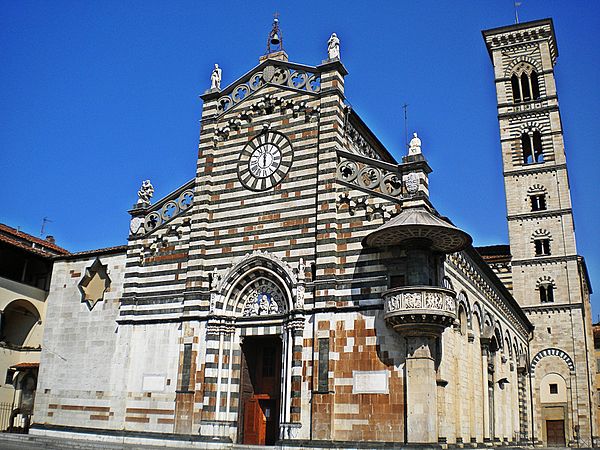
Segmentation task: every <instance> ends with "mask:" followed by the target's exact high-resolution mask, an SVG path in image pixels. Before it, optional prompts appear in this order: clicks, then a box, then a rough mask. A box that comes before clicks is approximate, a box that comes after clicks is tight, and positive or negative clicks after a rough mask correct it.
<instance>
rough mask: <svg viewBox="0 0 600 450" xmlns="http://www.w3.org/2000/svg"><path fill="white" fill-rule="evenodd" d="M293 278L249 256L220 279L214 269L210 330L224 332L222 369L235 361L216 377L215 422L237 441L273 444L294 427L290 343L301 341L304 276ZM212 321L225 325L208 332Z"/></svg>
mask: <svg viewBox="0 0 600 450" xmlns="http://www.w3.org/2000/svg"><path fill="white" fill-rule="evenodd" d="M296 273H297V272H296V271H295V270H294V269H292V268H291V267H290V266H289V265H288V264H287V263H285V262H283V261H281V260H280V259H279V258H276V257H274V256H272V255H268V254H265V253H262V252H261V253H259V254H252V255H247V256H246V257H244V258H243V259H242V260H241V261H240V262H238V263H237V264H234V265H233V267H232V268H231V269H230V270H228V271H227V272H226V273H225V274H223V275H221V274H220V273H218V272H216V271H215V272H213V276H212V278H213V280H216V282H214V283H213V287H212V289H213V291H212V292H213V294H214V295H213V296H212V297H211V304H212V305H213V306H211V311H212V312H213V314H214V316H213V317H214V319H210V320H209V323H208V327H210V329H211V330H212V329H213V328H214V329H215V330H216V329H217V328H218V329H219V330H222V331H218V332H219V333H225V334H223V335H222V336H221V335H220V337H219V342H220V344H219V349H218V351H217V352H216V353H217V355H218V360H223V361H224V362H223V363H222V364H221V366H222V367H223V369H225V367H228V364H227V362H226V359H228V360H230V361H232V363H233V364H235V366H231V367H230V369H229V370H223V369H221V370H220V371H219V372H218V373H217V377H216V378H217V380H216V381H217V383H216V384H217V386H216V391H217V392H216V397H217V398H216V410H215V418H216V419H217V421H219V423H221V422H220V421H223V420H224V419H227V418H228V420H230V422H229V425H228V426H230V427H233V428H235V431H234V430H233V429H232V430H231V431H232V433H231V434H230V436H231V438H232V440H234V442H238V443H240V444H245V445H269V444H274V443H275V442H276V441H277V440H279V439H281V438H288V439H289V438H291V436H292V434H291V433H292V431H290V430H297V429H298V427H299V423H297V422H298V418H297V417H296V416H299V414H300V413H299V411H300V407H299V405H298V404H297V403H298V401H299V398H298V399H297V400H298V401H294V398H293V397H294V395H293V394H292V392H293V389H292V372H293V371H294V369H296V370H297V368H296V367H293V366H294V364H293V361H292V360H293V358H294V354H293V348H294V345H295V343H296V344H298V343H301V342H302V329H303V325H304V317H303V303H302V302H301V301H300V300H299V298H300V296H299V292H302V295H303V293H304V279H303V278H302V279H301V281H299V280H298V277H297V275H296ZM302 273H303V272H302ZM213 322H215V323H216V322H227V323H228V324H229V325H227V326H226V327H216V326H214V327H213V325H211V324H212V323H213ZM226 330H229V331H226ZM207 332H208V331H207ZM211 332H214V331H211ZM215 343H216V342H215ZM215 350H216V349H215ZM294 394H295V395H296V397H298V395H297V394H296V393H295V392H294ZM292 404H294V406H293V407H292ZM292 410H294V413H292Z"/></svg>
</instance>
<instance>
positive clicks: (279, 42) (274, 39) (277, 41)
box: [267, 13, 283, 55]
mask: <svg viewBox="0 0 600 450" xmlns="http://www.w3.org/2000/svg"><path fill="white" fill-rule="evenodd" d="M278 17H279V13H275V16H274V18H273V26H272V28H271V32H270V33H269V39H268V40H267V55H268V54H269V53H273V52H276V51H281V50H283V36H282V34H281V30H280V29H279V19H278ZM271 46H273V47H274V48H273V47H271Z"/></svg>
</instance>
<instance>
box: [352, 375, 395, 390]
mask: <svg viewBox="0 0 600 450" xmlns="http://www.w3.org/2000/svg"><path fill="white" fill-rule="evenodd" d="M352 393H353V394H387V393H389V389H388V373H387V371H386V370H378V371H372V370H368V371H359V370H354V371H352Z"/></svg>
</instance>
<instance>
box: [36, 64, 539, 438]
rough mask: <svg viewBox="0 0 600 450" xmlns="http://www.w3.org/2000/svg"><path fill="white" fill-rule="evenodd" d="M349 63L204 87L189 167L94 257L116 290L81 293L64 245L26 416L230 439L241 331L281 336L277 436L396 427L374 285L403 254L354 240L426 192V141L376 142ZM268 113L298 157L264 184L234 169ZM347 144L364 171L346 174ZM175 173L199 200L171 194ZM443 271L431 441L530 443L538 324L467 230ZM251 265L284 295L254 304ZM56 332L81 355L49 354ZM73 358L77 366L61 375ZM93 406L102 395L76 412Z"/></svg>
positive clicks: (396, 362)
mask: <svg viewBox="0 0 600 450" xmlns="http://www.w3.org/2000/svg"><path fill="white" fill-rule="evenodd" d="M282 68H283V69H285V70H289V71H290V72H289V73H296V72H298V71H299V72H302V73H304V72H306V73H308V74H310V77H311V78H310V80H311V83H313V84H312V85H311V88H310V89H308V88H306V83H305V84H302V83H301V82H300V83H299V84H297V85H295V84H294V83H293V82H292V81H288V82H285V83H283V82H276V81H274V80H277V78H275V77H277V76H283V75H281V73H282V72H277V70H280V71H281V70H283V69H282ZM294 71H296V72H294ZM273 73H274V75H273ZM278 73H279V74H280V75H277V74H278ZM346 73H347V72H346V69H345V68H344V66H343V65H342V64H341V62H339V61H338V60H328V61H326V62H324V63H323V64H321V65H319V66H316V67H311V66H304V65H299V64H292V63H289V62H287V58H283V59H281V58H279V59H265V60H264V61H263V62H262V63H261V64H260V65H259V66H257V67H256V68H254V69H252V71H250V72H249V73H248V74H246V75H245V76H244V77H242V78H240V79H239V80H238V81H236V82H234V83H232V85H231V86H229V87H227V88H225V89H223V90H222V91H216V90H213V91H208V92H207V93H205V94H204V95H203V96H202V98H203V100H204V106H203V111H202V124H201V126H202V130H201V135H200V143H199V149H198V164H197V171H196V177H195V179H194V180H192V181H190V182H188V183H186V184H185V185H184V186H182V187H181V188H178V189H177V190H175V191H174V192H173V194H171V195H169V196H167V197H165V199H161V200H159V201H158V202H156V203H155V204H154V205H151V206H149V207H143V208H138V209H135V208H134V209H133V210H132V211H131V213H132V217H133V221H132V224H133V223H134V222H135V224H136V226H135V227H134V226H133V225H132V233H131V235H130V237H129V243H128V246H127V250H126V254H125V255H123V254H121V255H118V256H113V255H103V254H98V255H97V256H94V257H97V258H99V259H100V260H101V261H102V262H103V263H104V264H108V267H109V270H110V271H111V277H112V278H113V280H115V281H117V282H118V283H117V284H115V288H112V287H111V298H112V297H113V296H116V298H117V299H118V301H113V302H112V303H111V304H110V305H108V303H107V302H106V301H105V302H100V303H99V304H98V305H97V306H96V307H95V308H94V309H92V310H91V311H90V310H89V309H88V308H83V307H81V302H80V299H79V297H78V295H77V292H76V290H75V289H72V286H71V285H70V284H69V283H71V284H73V283H77V282H78V280H68V279H65V278H64V277H61V276H57V275H60V274H61V273H66V272H67V271H68V270H70V269H72V268H75V267H77V268H78V269H81V268H85V267H87V266H88V265H89V264H91V263H92V262H93V259H90V258H89V257H77V256H74V257H68V258H63V259H62V260H61V261H58V262H57V264H56V265H55V277H54V279H53V280H54V284H55V285H54V287H53V289H52V290H51V298H50V299H49V313H48V314H49V317H54V318H55V320H56V321H57V322H56V325H53V324H48V325H47V329H46V330H47V331H46V333H47V334H46V347H45V350H44V353H43V354H42V361H43V362H42V369H41V374H40V387H39V389H38V393H39V394H38V397H37V399H36V422H37V423H38V427H37V431H36V432H38V433H42V432H48V433H49V432H50V430H56V429H60V430H63V431H67V432H68V431H69V429H73V428H80V429H85V430H87V431H88V432H93V430H94V429H96V430H98V429H104V430H125V431H127V432H146V433H148V432H149V433H161V434H162V435H164V436H166V435H188V436H189V435H193V436H196V437H198V439H204V440H207V441H211V442H212V441H214V442H217V441H218V442H242V434H241V433H242V430H241V429H240V427H239V424H240V423H241V422H240V417H241V415H242V414H243V411H242V404H241V402H242V399H241V396H242V394H241V388H240V386H241V383H242V381H241V379H242V372H243V346H244V342H256V341H252V339H256V338H258V337H265V336H271V337H276V338H277V339H279V340H280V342H281V361H279V362H278V363H279V364H280V366H281V374H280V378H281V387H280V395H281V396H280V404H279V413H278V414H279V424H278V428H279V438H280V439H281V440H282V442H292V443H293V442H296V443H297V442H300V441H344V442H367V443H368V442H372V441H379V442H385V443H389V444H390V445H393V443H398V442H405V441H406V430H405V427H406V417H405V410H406V396H405V392H404V391H405V374H404V363H405V361H406V354H407V344H406V341H405V339H404V338H403V337H402V336H401V335H399V334H398V333H397V332H395V331H394V330H393V329H391V328H389V327H387V326H386V323H385V321H384V318H383V302H382V294H383V293H384V292H385V291H386V290H388V289H389V288H390V287H391V286H390V274H391V273H392V272H393V270H394V269H393V267H394V265H395V264H396V263H397V261H399V260H402V258H406V255H405V254H404V253H402V252H401V251H397V250H395V249H393V248H387V249H384V250H379V249H376V248H366V247H364V246H363V243H362V242H363V239H364V238H365V236H367V234H368V233H370V232H371V231H374V230H375V229H377V228H378V227H379V226H381V225H382V224H384V223H385V222H386V221H387V220H389V219H390V218H391V217H394V216H395V215H397V214H398V213H399V212H400V211H401V209H402V208H403V207H406V206H410V205H411V204H413V203H415V202H422V203H423V204H426V205H428V206H430V207H432V206H431V205H430V203H429V198H428V194H429V184H428V174H429V172H430V171H431V169H429V166H428V165H427V162H426V161H425V160H424V159H419V158H412V159H411V157H406V158H403V161H402V162H401V163H398V162H397V161H396V160H395V159H394V158H393V157H392V156H391V154H390V152H388V151H387V150H386V149H385V148H384V147H383V145H382V144H381V143H380V142H379V141H378V139H377V138H376V137H375V136H374V135H373V133H372V132H371V131H370V130H369V129H368V128H367V126H366V125H365V124H364V122H363V121H362V120H361V119H360V117H359V116H358V115H357V114H356V112H354V111H353V110H352V109H351V108H349V107H348V106H347V105H346V102H345V92H344V76H345V75H346ZM258 75H261V76H262V77H263V78H260V77H258ZM268 76H273V77H274V78H269V79H270V80H272V81H271V82H268V81H264V80H267V78H268ZM307 77H308V75H307ZM260 80H263V81H262V84H260V83H261V81H260ZM252 83H255V84H252ZM242 96H243V98H241V97H242ZM265 130H269V131H272V132H276V133H281V134H283V135H284V136H286V137H287V139H289V141H290V143H291V146H292V149H293V161H292V165H291V168H290V171H289V173H287V175H286V176H285V178H284V179H283V180H282V181H281V182H280V183H279V184H277V185H276V186H275V187H274V188H272V189H268V190H265V191H252V190H250V189H248V188H247V187H245V186H244V185H243V184H242V183H241V182H240V179H239V178H238V172H237V170H238V160H239V157H240V153H241V151H242V149H243V148H244V146H245V145H246V144H247V143H248V142H250V141H251V140H252V139H254V138H255V137H256V136H259V135H260V134H261V133H263V132H264V131H265ZM343 161H351V162H353V163H354V164H355V165H354V166H353V167H355V168H356V169H357V170H359V171H360V174H361V175H360V176H364V177H368V178H364V179H361V180H359V181H356V182H355V180H357V179H356V178H352V176H350V177H349V178H348V179H347V180H344V178H343V177H342V176H341V175H340V169H339V168H340V167H341V166H340V163H341V162H343ZM375 169H376V170H375ZM378 174H379V175H381V177H382V178H381V179H379V178H377V177H379V175H378ZM385 177H387V178H385ZM394 177H395V178H394ZM411 177H412V179H413V180H414V184H413V185H411V186H409V184H408V181H407V180H408V179H410V178H411ZM384 178H385V180H387V181H386V182H390V184H389V186H384V185H382V183H384V181H383V179H384ZM187 189H189V190H191V191H192V192H193V203H192V204H191V206H189V207H186V208H184V207H180V208H178V207H177V204H175V206H174V207H173V208H174V209H173V210H172V211H171V212H166V209H165V207H166V206H167V205H168V204H169V203H168V202H170V201H175V200H177V199H180V198H181V195H182V193H184V192H185V191H186V190H187ZM174 199H175V200H174ZM177 201H179V200H177ZM153 213H156V214H159V213H160V215H161V216H160V217H161V219H160V221H159V222H160V224H158V225H156V226H155V225H152V224H149V222H148V220H150V218H151V217H152V214H153ZM154 217H156V215H155V216H154ZM144 221H146V222H144ZM157 223H158V222H157ZM140 224H142V226H140ZM119 258H120V259H119ZM122 260H124V265H119V264H118V263H119V262H121V263H123V261H122ZM443 272H444V274H445V278H444V280H445V282H446V283H447V286H445V287H446V288H448V289H452V290H453V291H454V292H456V293H457V294H459V295H458V296H457V299H458V301H457V305H456V307H457V311H458V312H459V314H458V321H457V322H456V323H455V324H453V326H451V327H450V328H448V329H446V330H445V331H444V333H443V336H442V337H441V339H440V342H439V343H438V350H439V354H438V355H437V356H436V357H437V358H439V361H438V362H439V364H438V367H437V371H438V372H437V374H438V379H437V386H436V389H437V391H438V396H437V398H438V417H437V418H436V420H437V422H438V429H439V436H438V442H439V443H440V444H442V445H445V446H446V445H463V444H465V443H472V444H483V443H484V442H485V443H489V442H494V441H496V442H502V443H504V444H508V443H513V444H514V443H516V442H523V441H527V440H528V439H530V436H529V434H528V430H529V425H528V424H527V420H528V418H527V411H530V408H531V405H530V397H529V395H528V394H529V389H530V387H529V384H528V380H527V376H526V363H525V361H527V360H528V358H529V354H528V345H529V337H530V333H531V324H530V323H529V321H528V320H527V318H526V317H525V315H524V314H523V312H522V311H521V309H520V308H519V307H518V305H517V304H516V302H515V301H514V299H513V298H512V296H511V294H510V293H509V292H508V291H507V290H506V288H505V287H504V286H503V284H502V282H501V281H500V280H499V279H498V278H497V277H496V275H494V273H493V271H491V270H490V268H489V267H488V266H487V264H486V263H485V262H484V261H483V260H482V259H481V257H479V255H478V254H477V253H476V252H475V250H474V249H473V248H472V247H469V248H468V249H467V250H465V251H463V252H460V253H457V254H453V255H450V256H449V257H448V258H447V259H446V261H445V263H444V268H443ZM119 283H122V287H121V284H119ZM257 283H270V286H271V287H272V289H273V292H277V295H278V296H279V297H278V298H280V300H281V301H280V304H277V305H276V307H273V308H272V310H271V311H270V312H268V311H267V310H265V312H264V314H263V313H262V312H261V313H254V314H253V313H248V314H247V313H246V311H247V309H246V308H245V303H244V301H247V300H244V299H245V298H246V297H244V295H245V293H246V292H248V289H251V288H252V287H253V286H256V285H257ZM63 285H64V287H63ZM113 289H118V290H116V291H115V290H113ZM271 300H272V299H271ZM256 311H258V309H257V310H256ZM261 311H262V310H261ZM100 312H101V313H102V314H100ZM64 320H69V321H70V322H71V323H72V324H84V323H86V324H87V323H88V322H89V323H90V325H89V326H87V327H83V326H82V327H79V328H77V327H75V329H74V330H72V329H69V333H68V334H67V333H66V332H64V331H63V330H62V329H61V328H60V326H59V325H58V324H59V323H61V321H64ZM73 341H85V342H95V341H98V342H99V343H101V345H100V347H99V348H101V350H100V351H92V352H91V353H89V354H88V353H84V352H80V353H77V351H76V350H73V348H72V344H71V343H72V342H73ZM90 345H92V344H90ZM46 349H48V350H46ZM49 349H52V352H53V353H54V354H51V353H50V351H49ZM65 349H70V351H71V354H73V355H74V356H75V359H77V363H75V362H73V360H72V359H68V360H64V361H63V360H62V359H60V358H57V357H56V356H55V354H61V352H62V351H63V350H65ZM75 371H76V372H77V373H86V374H88V375H87V379H86V380H81V379H73V380H69V381H68V382H67V383H65V381H64V375H65V374H66V373H73V372H75ZM102 371H104V372H105V374H104V375H103V376H101V377H98V376H96V375H95V374H97V373H99V372H102ZM369 377H370V378H371V380H369ZM374 380H380V381H377V383H379V384H377V385H375V381H374ZM370 383H371V384H372V385H371V384H370ZM64 385H68V389H67V388H63V386H64ZM489 396H493V401H492V400H490V398H491V397H489ZM100 404H101V407H102V408H109V409H107V410H106V411H110V413H107V414H103V417H102V420H92V419H91V418H88V417H87V411H90V414H92V413H94V415H98V414H97V412H96V410H94V409H90V408H93V407H98V405H100ZM67 405H70V406H73V407H74V408H70V407H69V408H65V407H64V406H67ZM490 405H492V406H490ZM86 408H88V409H86ZM81 411H85V412H86V414H82V413H81ZM98 411H100V410H98ZM101 411H102V412H104V411H105V410H104V409H102V410H101ZM90 417H91V416H90Z"/></svg>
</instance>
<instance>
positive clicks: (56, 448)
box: [0, 433, 592, 450]
mask: <svg viewBox="0 0 600 450" xmlns="http://www.w3.org/2000/svg"><path fill="white" fill-rule="evenodd" d="M192 448H194V449H198V448H199V447H198V446H185V447H170V446H169V447H163V446H160V447H157V446H154V445H139V444H136V445H132V444H119V443H104V442H97V441H83V440H74V439H60V438H46V437H41V436H31V435H15V434H5V433H0V450H36V449H45V450H67V449H68V450H178V449H181V450H183V449H187V450H190V449H192ZM212 448H213V449H214V448H215V447H212ZM221 448H223V449H228V450H251V449H253V450H267V449H268V450H272V449H275V448H277V447H266V446H256V445H231V444H229V445H227V444H226V445H223V446H222V447H221ZM501 448H502V450H516V449H511V448H508V447H501ZM398 449H402V447H401V446H400V445H399V446H398ZM488 449H489V450H493V448H492V447H489V448H488ZM330 450H332V449H330ZM404 450H407V449H406V448H405V449H404ZM420 450H425V448H421V449H420ZM536 450H541V449H540V448H536ZM552 450H570V449H566V448H565V449H563V448H560V447H553V448H552ZM590 450H592V449H590Z"/></svg>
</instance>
